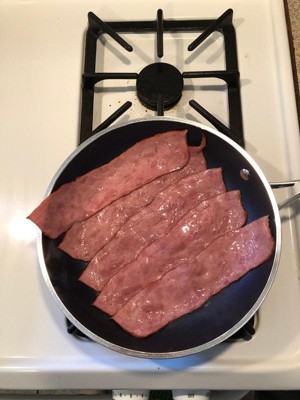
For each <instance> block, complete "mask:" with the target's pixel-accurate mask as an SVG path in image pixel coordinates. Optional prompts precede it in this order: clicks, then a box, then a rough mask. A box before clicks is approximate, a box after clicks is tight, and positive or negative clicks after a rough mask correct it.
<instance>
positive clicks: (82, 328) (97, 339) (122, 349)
mask: <svg viewBox="0 0 300 400" xmlns="http://www.w3.org/2000/svg"><path fill="white" fill-rule="evenodd" d="M159 120H161V121H174V122H179V123H184V124H189V125H193V126H195V127H198V128H200V129H203V130H205V131H207V132H210V133H212V134H213V135H216V136H218V137H219V138H221V139H222V140H223V141H225V142H227V143H228V144H229V145H231V146H232V147H233V148H234V149H235V150H236V151H237V152H239V153H240V154H241V155H242V156H243V157H244V158H245V159H246V160H247V161H248V162H249V163H250V164H251V166H252V167H253V169H254V170H255V171H256V173H257V174H258V176H259V177H260V179H261V182H262V183H263V185H264V187H265V190H266V192H267V194H268V196H269V199H270V202H271V205H272V208H273V211H274V222H275V226H276V247H275V256H274V261H273V266H272V271H271V273H270V275H269V278H268V281H267V283H266V285H265V287H264V289H263V291H262V293H261V295H260V296H259V298H258V299H257V301H256V302H255V304H254V305H253V306H252V308H251V309H250V310H249V311H248V312H247V314H245V316H244V317H243V318H242V319H241V320H239V322H238V323H237V324H235V325H234V326H233V327H232V328H231V329H229V330H228V331H227V332H225V333H223V334H222V335H220V336H218V337H217V338H215V339H213V340H211V341H209V342H207V343H205V344H203V345H200V346H197V347H193V348H190V349H185V350H182V351H175V352H166V353H154V352H153V353H152V352H143V351H137V350H132V349H128V348H125V347H121V346H118V345H116V344H113V343H110V342H108V341H106V340H104V339H102V338H100V337H98V336H97V335H95V334H94V333H93V332H91V331H90V330H89V329H87V328H86V327H85V326H84V325H82V324H81V323H80V322H79V321H78V320H77V319H76V318H75V317H74V316H73V315H72V314H71V313H70V312H69V310H68V309H67V308H66V307H65V305H64V304H63V303H62V301H61V299H60V298H59V296H58V295H57V293H56V291H55V289H54V287H53V285H52V283H51V280H50V277H49V274H48V271H47V267H46V263H45V259H44V254H43V246H42V232H39V234H38V238H37V251H38V259H39V264H40V267H41V270H42V274H43V278H44V280H45V282H46V285H47V287H48V289H49V291H50V293H51V295H52V297H53V299H54V300H55V302H56V304H57V305H58V307H59V308H60V309H61V310H62V312H63V313H64V314H65V316H66V317H67V318H68V319H69V320H70V322H72V323H73V324H74V325H75V326H76V327H77V328H78V329H79V330H80V331H81V332H83V333H84V334H86V335H87V336H88V337H89V338H91V339H92V340H94V341H95V342H98V343H100V344H102V345H104V346H105V347H108V348H110V349H112V350H115V351H118V352H120V353H123V354H126V355H130V356H135V357H141V358H158V359H163V358H176V357H183V356H188V355H192V354H195V353H199V352H201V351H203V350H207V349H209V348H210V347H213V346H215V345H217V344H219V343H221V342H223V341H224V340H226V339H228V338H229V337H230V336H232V335H233V334H234V333H235V332H237V331H238V330H239V329H240V328H241V327H242V326H243V325H244V324H245V323H246V322H247V321H249V319H250V318H251V317H252V316H253V315H254V314H255V312H256V311H257V309H258V308H259V306H260V304H261V303H262V302H263V300H264V299H265V297H266V296H267V294H268V292H269V290H270V287H271V285H272V283H273V281H274V278H275V276H276V273H277V269H278V265H279V258H280V251H281V220H280V214H279V209H278V205H277V202H276V199H275V197H274V194H273V191H272V189H271V187H270V184H269V182H268V180H267V179H266V177H265V175H264V174H263V172H262V171H261V169H260V167H259V166H258V165H257V164H256V162H255V161H254V160H253V159H252V157H251V156H250V155H249V154H248V153H247V152H246V151H245V150H244V149H243V148H242V147H240V146H239V145H238V144H236V143H235V142H234V141H233V140H231V139H230V138H228V137H227V136H225V135H224V134H222V133H220V132H218V131H217V130H216V129H213V128H210V127H207V126H205V125H203V124H200V123H198V122H194V121H189V120H184V119H181V118H173V117H172V118H171V117H152V118H143V119H134V120H131V121H129V122H126V123H122V124H116V125H114V126H112V127H109V128H107V129H105V130H103V131H101V132H99V133H98V134H96V135H94V136H93V137H91V138H90V139H88V140H86V141H85V142H84V143H82V144H81V145H80V146H79V147H78V148H76V150H74V151H73V153H71V154H70V156H69V157H68V158H67V159H66V160H65V161H64V162H63V164H62V165H61V167H60V168H59V169H58V171H57V172H56V174H55V175H54V177H53V179H52V180H51V182H50V184H49V186H48V188H47V191H46V194H45V195H46V196H48V195H49V194H50V193H51V191H52V189H53V187H54V185H55V182H56V180H57V178H58V177H59V176H60V174H61V173H62V171H63V170H64V169H65V168H66V166H67V165H68V164H69V163H70V162H71V161H72V160H73V158H74V157H75V156H76V155H77V154H78V153H79V152H81V151H82V149H84V148H85V147H86V146H88V145H89V144H90V143H92V142H93V141H94V140H96V139H97V138H98V137H99V136H102V135H104V134H107V133H109V132H110V131H112V130H114V129H115V128H117V127H122V126H130V125H131V124H134V123H141V122H143V121H145V122H146V121H159Z"/></svg>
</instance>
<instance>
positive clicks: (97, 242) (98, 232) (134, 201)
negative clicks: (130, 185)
mask: <svg viewBox="0 0 300 400" xmlns="http://www.w3.org/2000/svg"><path fill="white" fill-rule="evenodd" d="M204 146H205V140H202V143H201V145H200V146H197V147H196V146H195V147H189V153H190V158H189V161H188V163H187V165H186V166H185V167H183V168H182V169H179V170H176V171H173V172H170V173H168V174H166V175H163V176H160V177H158V178H156V179H155V180H153V181H152V182H150V183H148V184H146V185H144V186H142V187H140V188H138V189H135V190H134V191H132V192H131V193H129V194H127V195H125V196H123V197H121V198H119V199H117V200H116V201H114V202H113V203H111V204H109V205H108V206H106V207H104V208H103V209H102V210H101V211H99V212H97V213H96V214H94V215H93V216H92V217H90V218H88V219H87V220H85V221H82V222H77V223H75V224H74V225H73V226H72V227H71V228H70V229H69V230H68V231H67V232H66V234H65V236H64V238H63V241H62V242H61V244H60V245H59V248H60V249H62V250H63V251H65V252H66V253H68V254H69V255H70V256H71V257H73V258H78V259H80V260H85V261H90V260H91V259H92V258H93V257H94V256H95V255H96V253H97V252H98V251H99V250H100V249H102V248H103V247H104V246H105V245H106V243H108V242H109V241H110V240H111V239H112V237H114V236H115V234H116V233H117V232H118V230H119V229H120V227H121V226H122V225H123V224H124V223H125V222H126V221H127V220H128V219H129V218H131V217H132V216H133V215H134V214H135V213H137V212H138V211H139V210H140V209H141V208H142V207H145V206H146V205H147V204H149V203H151V201H152V200H153V199H154V197H155V196H156V195H157V194H158V193H160V192H161V191H162V190H164V189H165V188H166V187H168V186H169V185H171V184H172V183H174V182H177V181H179V180H180V179H182V178H184V177H185V176H188V175H191V174H194V173H197V172H201V171H204V170H205V169H206V160H205V157H204V155H203V152H202V149H203V147H204Z"/></svg>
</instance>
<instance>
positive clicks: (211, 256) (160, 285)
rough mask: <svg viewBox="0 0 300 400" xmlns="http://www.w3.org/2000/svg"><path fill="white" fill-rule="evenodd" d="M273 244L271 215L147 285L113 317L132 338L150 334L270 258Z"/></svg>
mask: <svg viewBox="0 0 300 400" xmlns="http://www.w3.org/2000/svg"><path fill="white" fill-rule="evenodd" d="M274 247H275V242H274V239H273V237H272V235H271V232H270V229H269V222H268V217H262V218H260V219H258V220H256V221H254V222H252V223H251V224H249V225H247V226H246V227H243V228H241V229H239V230H236V231H232V232H230V233H227V234H226V235H224V236H222V237H220V238H219V239H217V240H215V241H214V242H213V243H212V244H211V245H210V246H208V247H207V248H206V249H205V250H203V251H202V252H201V253H200V254H199V255H198V256H197V258H196V259H195V260H194V261H193V262H191V263H185V262H183V263H182V265H180V266H179V267H178V268H176V269H174V270H172V271H170V272H168V273H167V274H166V275H164V276H163V277H162V278H161V279H160V280H159V281H157V282H154V283H151V284H150V285H148V286H147V287H146V288H145V289H144V290H142V291H141V292H139V293H138V294H137V295H136V296H134V297H133V298H132V299H131V300H129V302H128V303H127V304H126V305H125V306H124V307H123V308H122V309H121V310H120V311H119V312H118V313H117V314H116V315H115V316H114V317H113V319H114V320H115V321H116V322H117V323H118V324H119V325H121V326H122V327H123V328H124V329H125V330H126V331H127V332H129V333H131V334H132V335H133V336H136V337H138V338H143V337H146V336H149V335H151V334H153V333H154V332H157V331H158V330H159V329H161V328H163V327H164V326H165V325H167V324H168V323H169V322H171V321H174V320H176V319H177V318H179V317H181V316H182V315H184V314H187V313H190V312H192V311H194V310H195V309H197V308H199V307H200V306H202V305H203V304H204V303H205V302H206V301H207V300H208V299H209V298H210V297H211V296H213V295H214V294H216V293H218V292H220V290H222V289H224V288H225V287H226V286H228V285H229V284H231V283H232V282H234V281H236V280H238V279H240V278H241V277H242V276H243V275H245V274H246V273H247V272H249V271H250V270H251V269H253V268H255V267H257V266H259V265H260V264H262V263H263V262H264V261H266V260H267V259H269V258H270V257H271V255H272V253H273V251H274ZM237 301H238V299H237Z"/></svg>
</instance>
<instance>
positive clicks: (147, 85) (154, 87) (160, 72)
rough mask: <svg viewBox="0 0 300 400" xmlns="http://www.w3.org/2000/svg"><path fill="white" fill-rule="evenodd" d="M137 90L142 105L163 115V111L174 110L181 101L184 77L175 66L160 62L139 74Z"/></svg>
mask: <svg viewBox="0 0 300 400" xmlns="http://www.w3.org/2000/svg"><path fill="white" fill-rule="evenodd" d="M136 88H137V93H138V97H139V99H140V101H141V103H142V104H144V105H145V106H146V107H149V108H150V109H151V110H158V111H160V112H158V115H163V110H168V109H170V108H172V107H173V106H174V105H175V104H177V103H178V101H179V100H180V97H181V94H182V90H183V77H182V75H181V73H180V72H179V71H178V69H177V68H175V67H173V65H171V64H167V63H160V62H158V63H154V64H150V65H148V66H147V67H145V68H144V69H143V70H142V71H141V72H140V73H139V77H138V79H137V83H136ZM161 111H162V112H161Z"/></svg>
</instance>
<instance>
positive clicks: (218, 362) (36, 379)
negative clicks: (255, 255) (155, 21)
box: [0, 1, 300, 390]
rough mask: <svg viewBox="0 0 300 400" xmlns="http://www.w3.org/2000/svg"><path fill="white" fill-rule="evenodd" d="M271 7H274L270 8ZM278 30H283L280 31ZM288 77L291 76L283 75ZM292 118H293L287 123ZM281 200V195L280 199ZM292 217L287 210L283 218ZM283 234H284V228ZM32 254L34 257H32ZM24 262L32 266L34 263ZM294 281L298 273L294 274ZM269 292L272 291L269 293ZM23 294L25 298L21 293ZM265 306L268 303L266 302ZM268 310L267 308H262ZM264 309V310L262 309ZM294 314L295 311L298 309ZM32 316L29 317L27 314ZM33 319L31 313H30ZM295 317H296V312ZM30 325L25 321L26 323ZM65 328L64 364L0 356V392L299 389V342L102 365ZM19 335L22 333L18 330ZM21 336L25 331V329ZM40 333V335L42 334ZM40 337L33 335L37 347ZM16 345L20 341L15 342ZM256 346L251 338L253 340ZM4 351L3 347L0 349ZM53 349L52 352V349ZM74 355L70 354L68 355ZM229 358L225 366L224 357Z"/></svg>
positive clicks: (296, 172)
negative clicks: (256, 350)
mask: <svg viewBox="0 0 300 400" xmlns="http://www.w3.org/2000/svg"><path fill="white" fill-rule="evenodd" d="M272 3H273V5H274V3H275V2H272ZM282 8H283V5H282V3H281V1H277V2H276V6H274V7H271V10H272V13H273V17H272V18H273V20H274V21H276V27H275V26H274V31H273V32H274V45H276V46H279V48H280V49H281V51H280V55H281V58H279V60H278V72H279V75H280V76H281V75H284V78H285V81H284V82H285V83H284V84H283V83H281V81H278V85H279V90H280V93H281V95H282V108H283V114H284V116H285V128H283V130H284V131H285V133H286V132H287V131H289V132H294V135H292V136H291V135H289V141H288V145H287V146H286V158H287V159H289V160H290V163H289V165H290V170H289V171H285V173H286V175H289V176H286V178H296V177H298V176H300V164H299V157H298V153H297V149H299V146H300V144H299V135H298V121H297V113H296V107H295V102H294V88H293V80H292V74H291V65H290V58H289V57H290V56H289V51H288V39H287V35H282V32H283V31H284V32H285V20H284V17H283V13H282ZM280 26H281V28H282V30H281V29H279V27H280ZM287 71H290V73H288V74H287ZM291 115H292V117H291ZM289 192H291V191H288V190H285V191H282V196H285V195H287V194H288V193H289ZM280 196H281V195H280ZM286 214H290V215H291V214H292V209H290V210H287V211H285V212H284V213H283V215H286ZM299 222H300V221H299V217H296V218H294V219H293V220H291V221H290V222H289V223H288V224H289V225H290V226H291V227H292V229H293V231H294V233H295V235H293V237H294V238H296V240H295V243H294V246H295V247H297V249H296V251H295V254H297V255H298V257H299V254H300V251H299V235H298V233H299V232H298V233H297V227H299V226H300V223H299ZM283 230H287V226H286V224H284V225H283ZM32 254H33V253H32ZM32 254H31V255H30V257H29V258H31V260H32V261H33V262H36V260H35V259H34V257H33V256H32ZM291 268H297V260H294V262H293V260H291ZM298 276H299V271H298ZM38 281H39V284H40V285H42V286H43V285H44V282H42V280H41V276H39V277H38ZM272 290H273V289H272ZM24 293H25V292H24ZM44 296H45V297H46V301H47V302H49V309H50V310H49V311H50V317H49V318H50V319H55V318H56V306H55V305H54V304H53V301H52V299H51V298H50V296H49V295H48V294H46V293H45V294H44ZM266 303H268V301H267V300H266ZM268 306H269V305H268V304H267V305H266V307H268ZM263 307H265V304H264V305H263ZM298 308H299V307H298ZM31 312H32V311H31ZM33 314H34V312H33ZM298 314H299V312H298ZM12 318H13V316H12ZM29 322H30V321H29ZM63 324H64V319H63V316H61V318H60V319H59V321H58V325H57V326H54V327H53V332H52V331H51V333H54V334H57V335H58V336H53V338H55V337H58V338H59V340H61V341H62V342H61V344H57V348H58V349H59V348H60V346H61V349H62V350H63V346H66V347H68V349H69V351H70V354H73V355H71V356H70V357H69V358H68V359H65V360H64V361H63V362H61V360H59V358H57V354H54V353H53V355H52V356H49V357H48V358H47V359H46V360H45V359H43V358H39V357H38V355H37V356H36V357H32V358H30V357H23V356H22V355H21V354H20V356H18V355H15V356H14V357H2V358H1V356H0V388H3V389H54V388H62V389H63V388H65V389H70V388H74V389H91V388H102V389H105V388H106V389H111V388H120V387H121V388H124V389H130V388H132V383H133V382H134V387H135V388H137V389H138V388H141V389H144V388H145V383H147V385H148V388H153V389H155V388H156V389H170V388H189V389H194V388H195V389H196V388H204V389H205V388H210V389H266V390H267V389H272V390H274V389H299V388H300V382H299V375H300V338H299V337H296V338H295V340H294V342H292V343H288V344H287V348H288V351H287V352H286V354H285V356H283V355H282V354H277V355H276V354H274V357H273V358H272V359H270V358H267V359H266V358H264V357H263V356H262V357H261V359H260V358H257V359H256V361H255V362H250V363H249V360H247V359H246V358H245V359H244V360H243V357H241V355H242V354H243V352H245V353H246V352H247V350H246V348H247V346H248V344H249V343H239V344H238V345H237V346H236V349H238V350H237V351H235V352H234V351H233V352H232V349H231V348H230V346H229V345H220V346H218V347H216V348H214V349H211V350H209V351H207V352H204V353H200V354H198V355H195V356H189V357H186V358H181V359H178V360H141V359H134V358H132V357H128V356H119V355H118V354H117V353H115V352H113V351H110V350H108V349H101V359H99V357H98V355H97V350H96V351H95V347H94V346H95V344H92V343H84V344H83V343H80V344H78V342H77V341H76V339H74V338H70V337H67V340H65V339H64V338H62V337H61V336H60V335H61V331H60V328H61V326H62V325H63ZM22 329H23V327H22ZM25 331H26V327H25ZM41 333H42V332H41ZM39 334H40V333H39V332H37V333H36V340H37V347H38V338H39ZM20 340H22V339H21V338H20ZM253 340H254V341H255V340H257V339H256V338H254V339H253ZM1 346H3V343H1ZM54 347H55V346H54ZM72 351H73V353H72ZM229 354H230V356H231V358H230V361H229V359H228V358H227V357H226V356H227V355H229Z"/></svg>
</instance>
